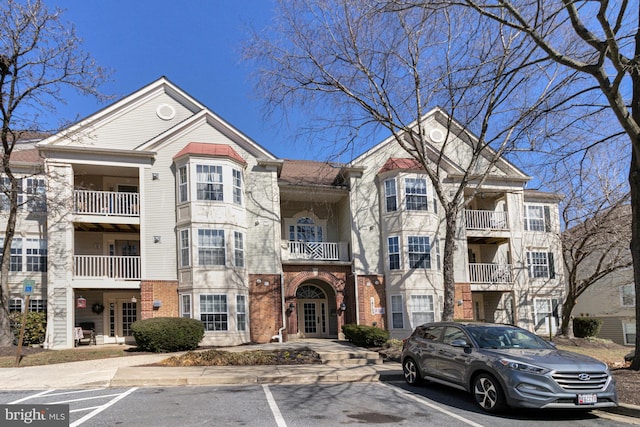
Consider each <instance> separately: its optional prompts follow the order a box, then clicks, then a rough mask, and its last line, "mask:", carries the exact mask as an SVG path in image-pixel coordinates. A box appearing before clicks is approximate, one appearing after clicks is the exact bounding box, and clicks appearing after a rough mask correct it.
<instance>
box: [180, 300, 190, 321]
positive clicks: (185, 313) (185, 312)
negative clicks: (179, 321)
mask: <svg viewBox="0 0 640 427" xmlns="http://www.w3.org/2000/svg"><path fill="white" fill-rule="evenodd" d="M180 316H181V317H186V318H188V319H190V318H191V295H190V294H182V295H180Z"/></svg>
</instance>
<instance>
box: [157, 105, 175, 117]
mask: <svg viewBox="0 0 640 427" xmlns="http://www.w3.org/2000/svg"><path fill="white" fill-rule="evenodd" d="M156 114H157V115H158V117H160V118H161V119H162V120H171V119H173V118H174V117H175V116H176V109H175V108H173V107H172V106H171V105H169V104H160V105H158V108H156Z"/></svg>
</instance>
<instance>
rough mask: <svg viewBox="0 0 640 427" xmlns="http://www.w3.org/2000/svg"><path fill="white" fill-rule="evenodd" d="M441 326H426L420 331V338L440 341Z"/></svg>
mask: <svg viewBox="0 0 640 427" xmlns="http://www.w3.org/2000/svg"><path fill="white" fill-rule="evenodd" d="M442 330H443V328H442V327H440V326H428V327H426V328H424V329H423V330H421V331H420V338H423V339H425V340H429V341H440V338H441V337H442Z"/></svg>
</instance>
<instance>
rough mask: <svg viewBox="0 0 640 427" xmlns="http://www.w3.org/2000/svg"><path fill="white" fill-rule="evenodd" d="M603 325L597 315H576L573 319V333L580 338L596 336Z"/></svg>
mask: <svg viewBox="0 0 640 427" xmlns="http://www.w3.org/2000/svg"><path fill="white" fill-rule="evenodd" d="M601 326H602V320H600V319H596V318H595V317H576V318H574V319H573V335H575V336H576V337H578V338H587V337H595V336H596V335H598V332H600V327H601Z"/></svg>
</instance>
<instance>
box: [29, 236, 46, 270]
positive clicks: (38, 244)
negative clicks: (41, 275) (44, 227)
mask: <svg viewBox="0 0 640 427" xmlns="http://www.w3.org/2000/svg"><path fill="white" fill-rule="evenodd" d="M25 252H26V257H27V258H26V261H27V262H26V264H27V271H40V272H43V271H47V241H46V239H26V245H25Z"/></svg>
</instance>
